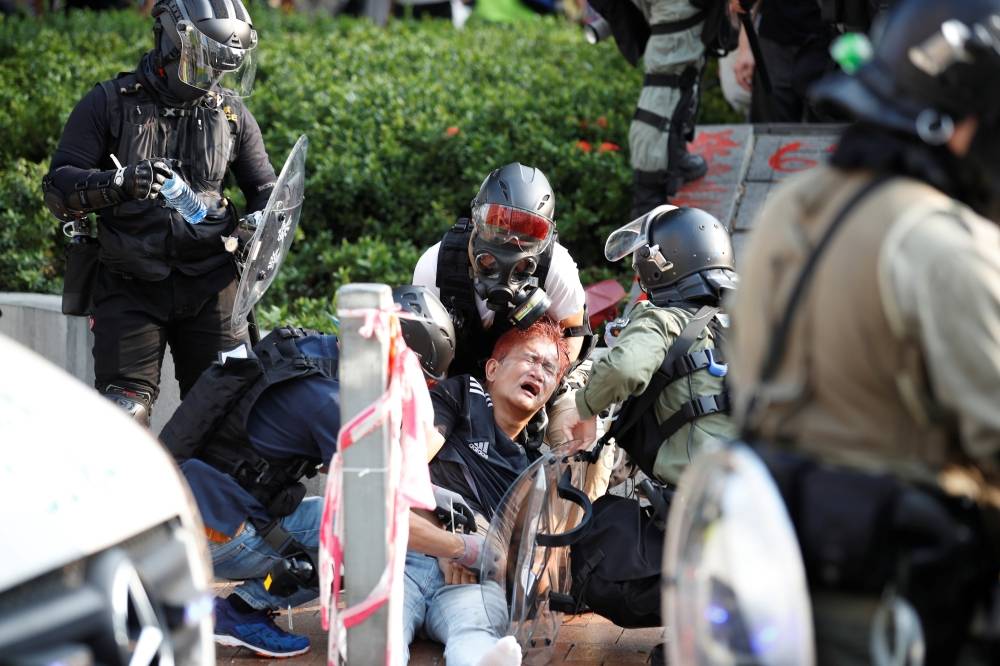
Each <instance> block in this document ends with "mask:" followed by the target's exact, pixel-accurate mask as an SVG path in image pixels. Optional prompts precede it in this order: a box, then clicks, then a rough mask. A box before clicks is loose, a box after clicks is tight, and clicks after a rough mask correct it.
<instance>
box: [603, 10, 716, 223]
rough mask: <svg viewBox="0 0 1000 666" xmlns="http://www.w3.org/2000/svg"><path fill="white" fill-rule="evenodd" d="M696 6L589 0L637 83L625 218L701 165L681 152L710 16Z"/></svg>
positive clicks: (696, 173) (694, 106) (699, 172)
mask: <svg viewBox="0 0 1000 666" xmlns="http://www.w3.org/2000/svg"><path fill="white" fill-rule="evenodd" d="M710 4H711V3H710V2H705V1H704V0H636V1H635V2H634V3H632V2H627V3H621V2H616V1H615V0H590V6H591V7H593V8H594V9H595V10H596V11H597V12H598V13H599V14H601V16H602V17H604V19H605V20H607V21H608V23H609V24H610V29H611V32H612V34H613V35H614V37H615V42H616V43H617V45H618V50H619V51H621V53H622V55H623V56H624V57H625V59H626V60H628V61H629V63H630V64H632V65H633V66H635V65H637V64H638V62H639V58H642V62H643V69H644V71H645V77H644V78H643V80H642V92H641V93H640V94H639V101H638V103H637V105H636V109H635V115H634V116H633V118H632V125H631V126H630V127H629V133H628V144H629V156H630V160H631V162H632V174H633V182H632V218H637V217H639V216H640V215H643V214H645V213H648V212H649V211H650V210H651V209H653V208H655V207H656V206H659V205H660V204H664V203H666V202H667V198H668V197H671V196H673V195H674V194H676V193H677V189H678V188H679V187H680V186H681V185H682V184H684V183H685V182H688V181H691V180H695V179H698V178H701V177H702V176H704V175H705V174H706V173H707V172H708V164H707V163H706V162H705V160H704V158H702V157H701V156H700V155H695V154H692V153H689V152H688V150H687V143H688V142H689V141H691V140H692V139H694V121H695V116H696V115H697V112H698V95H699V86H700V81H701V72H702V69H703V68H704V65H705V45H704V43H703V42H702V30H703V29H704V28H705V20H706V17H707V16H708V15H709V14H710Z"/></svg>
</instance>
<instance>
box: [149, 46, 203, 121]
mask: <svg viewBox="0 0 1000 666" xmlns="http://www.w3.org/2000/svg"><path fill="white" fill-rule="evenodd" d="M155 56H156V52H155V51H151V52H149V53H147V54H146V55H144V56H143V57H142V61H141V62H140V63H139V68H138V70H137V71H136V74H137V75H138V76H139V80H140V81H141V82H142V84H143V85H144V86H146V88H147V89H149V90H150V91H151V92H152V93H153V94H154V95H155V96H156V97H157V98H158V99H159V100H160V101H161V102H163V103H164V104H167V105H168V106H174V107H188V106H192V105H194V103H195V102H196V101H197V100H199V99H201V98H202V97H204V96H205V91H204V90H201V89H200V88H195V87H194V86H189V85H188V84H186V83H184V82H183V81H181V80H180V78H179V76H178V73H177V69H178V66H179V65H180V61H178V60H174V61H172V62H166V63H162V71H163V74H164V75H163V76H160V71H161V66H160V65H157V58H156V57H155Z"/></svg>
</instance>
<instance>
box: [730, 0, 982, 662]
mask: <svg viewBox="0 0 1000 666" xmlns="http://www.w3.org/2000/svg"><path fill="white" fill-rule="evenodd" d="M998 75H1000V0H945V1H942V0H901V2H899V3H896V5H895V7H894V8H893V10H892V11H890V13H889V14H888V17H887V20H886V23H885V26H884V31H883V33H882V34H881V38H880V41H879V42H878V43H877V44H876V45H875V52H874V57H873V58H872V60H871V61H870V62H868V63H867V64H866V65H865V66H863V67H862V68H861V69H860V70H859V71H858V72H857V73H856V75H854V76H847V75H844V74H838V75H835V76H833V77H832V78H828V79H824V80H823V81H822V82H821V83H820V84H818V86H817V87H816V88H815V90H814V93H813V94H814V96H815V99H816V100H817V101H818V102H820V103H825V104H830V105H833V106H835V107H836V108H838V109H839V110H842V111H844V112H846V113H849V114H850V115H851V116H852V117H854V118H855V119H856V122H855V124H853V125H851V126H850V127H849V128H848V129H847V130H846V132H845V133H844V135H843V137H842V139H841V141H840V143H839V145H838V147H837V149H836V151H835V153H834V154H833V156H832V159H831V164H830V165H829V166H824V167H820V168H817V169H815V170H813V171H811V172H809V173H807V174H804V175H802V176H800V177H798V178H797V179H794V180H792V181H790V182H789V183H788V184H787V185H786V186H785V187H784V188H783V189H782V190H780V191H779V192H777V193H775V195H774V196H773V197H772V198H771V199H769V201H768V203H767V205H766V206H765V207H764V209H763V210H762V211H761V214H760V216H759V218H758V221H757V226H756V228H755V229H754V233H753V235H752V236H751V238H750V241H749V244H748V246H747V248H746V253H745V255H744V256H743V263H742V265H741V285H740V290H739V292H738V293H737V298H736V299H735V304H734V306H733V308H732V315H733V326H734V334H733V336H732V337H733V339H732V345H731V348H732V359H733V373H732V378H733V386H734V390H735V392H736V397H737V412H738V414H739V416H740V418H741V420H742V423H743V425H744V429H745V432H746V434H747V435H748V437H749V438H750V439H751V440H752V441H754V442H757V443H759V444H761V445H762V446H763V445H766V446H768V447H771V448H773V449H775V450H776V451H775V452H771V453H766V454H765V458H766V460H767V461H768V463H769V467H770V469H771V471H772V473H773V474H774V476H775V478H776V480H777V482H778V485H779V487H780V488H781V489H782V491H783V495H784V496H785V501H786V504H788V506H789V514H790V515H791V516H792V519H793V521H794V522H795V526H796V532H797V533H798V536H799V541H800V546H801V548H802V553H803V558H804V562H805V566H806V572H807V576H808V578H809V584H810V589H811V596H812V604H813V612H814V618H815V627H816V637H817V654H818V655H819V659H820V663H821V664H823V663H858V664H860V663H870V661H871V660H872V659H874V656H873V653H872V652H871V651H870V650H871V649H876V650H877V648H876V647H874V646H878V645H881V646H882V648H883V649H884V648H885V646H886V645H887V644H888V645H892V644H893V643H896V648H895V649H896V650H897V651H899V652H900V654H913V652H912V651H913V650H915V649H918V648H920V647H925V648H926V663H929V664H947V663H954V662H955V661H956V660H958V658H959V655H962V656H963V657H966V656H968V654H967V651H968V649H969V646H968V640H967V639H968V632H969V627H970V618H971V617H972V614H973V612H974V611H975V609H976V608H977V604H978V602H979V601H981V600H982V599H983V597H984V596H986V595H987V594H988V593H989V590H990V588H991V586H992V585H994V584H995V583H996V578H997V558H996V555H995V552H996V551H995V550H993V549H994V548H995V545H996V541H995V540H994V539H995V535H993V534H992V533H991V530H990V529H988V528H989V526H990V524H991V520H992V516H993V515H994V514H993V511H992V508H993V505H994V504H995V502H996V499H995V498H996V496H997V494H996V493H997V490H998V489H1000V465H998V464H1000V412H998V410H997V408H996V406H997V404H1000V338H998V336H997V334H996V332H997V331H998V330H1000V230H998V229H997V226H996V223H995V222H994V221H992V220H995V219H997V218H996V214H997V212H998V211H1000V206H998V204H1000V90H998V88H997V87H996V85H995V84H994V83H993V82H994V81H995V80H996V78H997V76H998ZM991 497H992V498H993V499H992V501H991V500H990V498H991ZM991 543H992V545H991ZM914 615H915V616H916V617H917V618H918V619H919V622H918V623H917V626H916V628H914V626H913V623H910V625H909V631H906V630H904V629H902V628H901V627H905V626H907V624H906V622H905V620H906V619H907V618H908V617H913V616H914ZM890 616H893V617H894V620H893V621H892V622H888V621H886V618H887V617H890ZM886 625H888V626H892V625H895V628H896V631H897V637H896V639H895V640H885V639H884V635H883V634H882V632H881V631H880V630H878V629H879V628H880V627H882V626H886ZM914 629H915V630H914ZM907 634H908V637H907V638H904V639H902V640H900V637H901V636H904V635H907ZM870 645H871V646H873V647H872V648H870ZM918 651H919V650H918ZM897 656H899V655H897ZM963 663H964V662H963Z"/></svg>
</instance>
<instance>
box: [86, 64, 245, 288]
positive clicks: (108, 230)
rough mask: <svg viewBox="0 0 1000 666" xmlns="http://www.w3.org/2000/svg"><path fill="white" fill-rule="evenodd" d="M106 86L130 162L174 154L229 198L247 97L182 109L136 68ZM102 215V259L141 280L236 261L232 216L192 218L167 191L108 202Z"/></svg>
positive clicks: (208, 188) (214, 192)
mask: <svg viewBox="0 0 1000 666" xmlns="http://www.w3.org/2000/svg"><path fill="white" fill-rule="evenodd" d="M100 85H101V87H102V88H103V89H104V93H105V96H106V98H107V117H108V128H109V131H110V132H111V147H112V149H113V151H114V155H115V156H116V157H117V158H118V160H119V161H120V162H121V163H122V164H135V163H136V162H139V161H140V160H144V159H150V158H154V157H160V158H166V159H167V160H168V162H169V163H170V165H171V168H173V169H174V171H176V172H177V173H178V174H180V176H181V177H182V178H184V180H185V181H186V182H187V183H188V185H190V186H191V187H192V189H194V190H195V191H196V192H202V193H206V194H208V195H209V196H210V197H215V198H218V197H221V196H222V180H223V177H224V176H225V175H226V170H227V169H228V168H229V164H230V163H231V162H232V161H233V160H234V159H235V158H236V151H237V149H238V146H239V136H240V131H241V130H242V128H241V127H240V126H239V119H240V118H241V115H242V106H241V104H242V103H241V101H240V100H239V99H236V98H230V97H223V96H220V95H218V94H216V93H211V92H210V93H208V94H206V95H205V96H204V97H202V98H201V99H200V100H199V101H198V103H197V104H196V105H195V106H192V107H190V108H174V107H169V106H165V105H163V104H162V103H161V102H159V101H157V100H156V98H155V97H153V96H152V95H151V94H150V93H149V92H148V91H147V90H146V89H145V88H144V87H143V86H142V84H141V83H139V80H138V78H137V77H136V75H135V74H134V73H125V74H120V75H119V76H118V78H116V79H113V80H111V81H104V82H103V83H101V84H100ZM98 220H99V222H100V227H99V228H100V239H101V262H102V263H103V264H104V265H106V266H107V267H109V268H111V269H112V270H115V271H119V272H122V273H128V274H130V275H134V276H135V277H138V278H140V279H145V280H160V279H163V278H165V277H167V275H169V274H170V271H171V269H172V268H176V269H177V270H178V271H180V272H181V273H185V274H187V275H203V274H205V273H207V272H209V271H211V270H213V269H215V268H218V267H220V266H222V265H224V264H226V263H227V262H231V261H232V255H230V254H229V253H228V252H226V251H225V248H224V247H223V244H222V241H221V240H220V236H222V235H228V234H229V233H230V232H231V231H232V223H231V222H209V221H204V222H202V223H201V224H188V223H187V222H185V221H184V218H182V217H181V215H180V214H179V213H177V212H175V211H173V210H172V209H170V208H168V207H167V206H166V203H165V202H164V201H163V199H162V198H159V197H157V198H154V199H148V200H141V201H135V200H132V201H126V202H123V203H122V204H120V205H118V206H113V207H111V208H106V209H104V210H101V211H99V212H98Z"/></svg>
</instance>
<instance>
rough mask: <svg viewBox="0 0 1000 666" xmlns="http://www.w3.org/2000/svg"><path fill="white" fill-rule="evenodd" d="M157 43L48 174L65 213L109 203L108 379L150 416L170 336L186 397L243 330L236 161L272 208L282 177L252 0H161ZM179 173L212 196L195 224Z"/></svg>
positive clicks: (97, 351) (118, 81) (250, 196)
mask: <svg viewBox="0 0 1000 666" xmlns="http://www.w3.org/2000/svg"><path fill="white" fill-rule="evenodd" d="M152 14H153V16H154V18H155V23H154V26H153V34H154V37H155V40H154V41H155V43H154V47H153V49H152V50H151V51H149V52H148V53H146V54H145V55H144V56H143V57H142V59H141V60H140V62H139V65H138V67H137V68H136V70H135V71H134V72H129V73H123V74H120V75H119V76H117V77H116V78H114V79H112V80H110V81H105V82H103V83H101V84H99V85H97V86H95V87H94V88H93V89H92V90H91V91H90V92H89V93H87V95H86V96H84V98H83V99H82V100H81V101H80V102H79V103H78V104H77V106H76V108H75V109H74V110H73V112H72V113H71V114H70V117H69V120H68V121H67V122H66V127H65V128H64V130H63V135H62V138H61V139H60V141H59V146H58V148H57V149H56V152H55V154H54V155H53V157H52V163H51V168H50V170H49V173H48V174H47V175H46V176H45V178H44V181H43V189H44V192H45V202H46V204H47V205H48V207H49V209H50V210H51V211H52V212H53V213H54V214H55V215H56V216H57V217H59V218H60V219H62V220H65V221H79V220H81V219H82V218H85V217H86V216H87V215H88V214H90V213H97V218H98V223H99V225H98V230H99V242H100V265H99V269H98V275H97V280H96V286H95V289H94V293H93V304H94V305H93V330H94V370H95V374H96V382H95V383H96V387H97V389H98V390H99V391H100V392H102V393H104V394H106V395H108V396H109V397H110V398H112V399H114V400H115V401H116V402H118V404H120V405H121V406H122V407H124V408H125V409H127V410H128V411H129V412H130V413H131V414H132V416H133V417H134V418H136V419H137V420H139V421H140V422H142V423H148V422H149V413H150V407H151V405H152V403H153V401H155V399H156V396H157V393H158V387H159V375H160V364H161V362H162V359H163V354H164V350H165V347H166V345H167V344H168V343H169V344H170V347H171V351H172V353H173V356H174V361H175V367H176V369H177V379H178V382H179V383H180V390H181V396H184V395H185V394H186V393H187V391H188V389H190V388H191V386H192V384H194V382H195V380H196V379H197V378H198V376H199V375H200V374H201V372H202V371H203V370H204V369H205V368H206V367H207V366H208V365H209V364H210V363H211V362H212V360H213V359H214V358H215V355H216V353H217V352H218V351H220V350H223V349H230V348H233V347H234V346H236V345H237V344H238V343H239V342H240V341H242V340H244V339H246V330H245V329H244V330H243V331H239V332H237V333H235V334H234V333H231V332H230V313H231V312H232V309H233V300H234V296H235V292H236V287H237V282H236V269H235V264H234V261H233V258H232V255H231V254H230V252H228V251H227V247H229V245H228V244H226V243H224V240H223V239H224V237H227V236H229V235H230V234H231V233H232V232H233V230H234V228H235V226H236V223H237V219H236V218H237V216H236V212H235V210H234V208H233V206H231V205H229V204H228V202H227V200H226V199H224V198H223V196H222V183H223V178H224V177H225V175H226V173H227V172H228V171H231V172H232V174H233V175H234V176H235V179H236V182H237V184H238V185H239V187H240V189H241V190H242V191H243V193H244V194H245V195H246V200H247V208H248V210H249V211H251V212H252V211H256V210H259V209H261V208H263V207H264V206H265V205H266V203H267V199H268V196H269V194H270V191H271V189H272V188H273V186H274V181H275V174H274V170H273V168H272V167H271V164H270V162H269V160H268V156H267V153H266V151H265V150H264V144H263V141H262V138H261V133H260V129H259V127H258V126H257V121H256V120H255V119H254V117H253V115H251V113H250V111H249V110H248V109H247V108H246V107H245V106H244V104H243V102H242V101H241V97H243V96H245V95H247V94H249V92H250V90H251V87H252V84H253V78H254V71H255V68H256V61H255V56H256V54H255V48H256V46H257V32H256V31H255V30H254V28H253V24H252V22H251V20H250V16H249V14H248V13H247V11H246V8H245V7H244V6H243V4H242V2H241V1H240V0H233V1H232V2H225V3H218V2H209V0H158V1H157V3H156V4H155V5H154V7H153V12H152ZM173 175H177V176H179V177H181V178H183V180H184V181H185V182H186V183H188V184H189V185H190V186H191V188H192V189H194V190H195V192H197V193H199V194H200V195H201V198H202V199H203V201H204V202H205V203H206V205H207V207H208V213H207V216H206V218H205V219H204V220H203V221H202V222H201V223H200V224H197V225H195V224H189V223H188V222H186V221H185V220H184V218H182V217H181V215H180V214H179V213H177V212H176V211H174V210H172V209H171V208H169V207H167V206H166V205H165V202H164V201H163V199H162V198H159V197H157V193H158V192H159V190H160V188H161V186H162V185H163V183H164V182H165V181H166V180H167V179H168V178H170V177H172V176H173Z"/></svg>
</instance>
